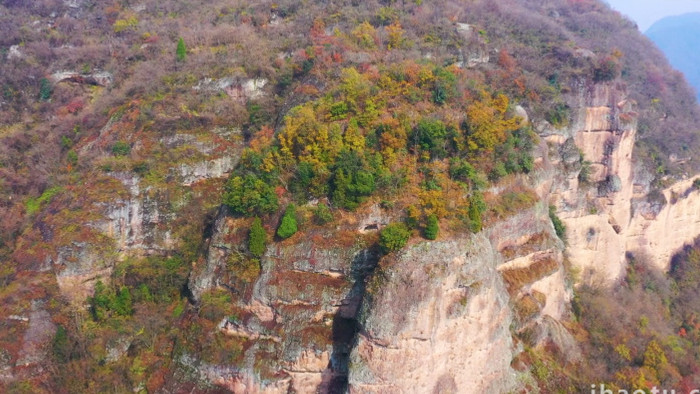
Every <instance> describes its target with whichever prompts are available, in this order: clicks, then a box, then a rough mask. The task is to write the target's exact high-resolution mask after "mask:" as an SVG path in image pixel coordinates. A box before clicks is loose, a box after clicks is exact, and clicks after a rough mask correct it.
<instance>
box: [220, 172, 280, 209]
mask: <svg viewBox="0 0 700 394" xmlns="http://www.w3.org/2000/svg"><path fill="white" fill-rule="evenodd" d="M224 204H226V205H228V206H229V207H230V208H231V209H232V210H233V211H234V212H235V213H237V214H239V215H247V216H252V215H253V214H256V213H257V214H265V213H271V212H274V211H276V210H277V207H278V205H277V204H278V203H277V195H276V194H275V191H274V189H273V188H272V187H271V186H270V185H268V184H267V183H265V182H264V181H263V180H261V179H259V178H258V177H256V176H255V175H250V174H249V175H246V176H245V178H241V177H240V176H234V177H233V178H231V179H229V181H228V183H226V192H225V193H224Z"/></svg>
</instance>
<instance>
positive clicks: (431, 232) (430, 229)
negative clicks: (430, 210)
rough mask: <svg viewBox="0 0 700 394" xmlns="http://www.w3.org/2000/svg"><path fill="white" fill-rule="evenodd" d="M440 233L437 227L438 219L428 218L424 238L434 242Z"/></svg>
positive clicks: (432, 216) (435, 217)
mask: <svg viewBox="0 0 700 394" xmlns="http://www.w3.org/2000/svg"><path fill="white" fill-rule="evenodd" d="M439 231H440V226H439V225H438V218H437V216H435V215H430V216H428V223H427V225H426V226H425V238H426V239H429V240H434V239H436V238H437V236H438V232H439Z"/></svg>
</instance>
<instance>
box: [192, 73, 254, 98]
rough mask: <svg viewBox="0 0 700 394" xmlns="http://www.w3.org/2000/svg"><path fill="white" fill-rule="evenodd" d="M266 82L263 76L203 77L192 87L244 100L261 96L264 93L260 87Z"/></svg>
mask: <svg viewBox="0 0 700 394" xmlns="http://www.w3.org/2000/svg"><path fill="white" fill-rule="evenodd" d="M267 82H268V80H267V79H265V78H250V79H240V78H238V77H225V78H221V79H212V78H205V79H203V80H201V81H199V83H197V85H195V86H194V87H193V88H192V89H194V90H201V91H207V92H225V93H226V94H228V95H229V96H230V97H231V98H233V99H234V100H237V101H241V102H245V101H246V100H248V99H256V98H259V97H262V96H263V95H264V94H265V93H264V92H263V90H262V89H263V88H264V87H265V85H267Z"/></svg>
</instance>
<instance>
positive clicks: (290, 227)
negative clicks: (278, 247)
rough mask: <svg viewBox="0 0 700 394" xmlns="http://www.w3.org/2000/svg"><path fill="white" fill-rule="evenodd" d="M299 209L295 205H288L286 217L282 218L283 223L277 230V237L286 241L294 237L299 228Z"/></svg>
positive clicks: (285, 212)
mask: <svg viewBox="0 0 700 394" xmlns="http://www.w3.org/2000/svg"><path fill="white" fill-rule="evenodd" d="M296 215H297V209H296V206H295V205H294V204H289V205H287V209H286V210H285V211H284V216H282V221H281V222H280V226H279V228H278V229H277V235H279V237H280V238H282V239H285V238H289V237H291V236H292V235H294V234H295V233H296V232H297V230H298V228H297V218H296Z"/></svg>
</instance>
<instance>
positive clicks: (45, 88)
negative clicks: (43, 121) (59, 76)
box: [39, 78, 53, 101]
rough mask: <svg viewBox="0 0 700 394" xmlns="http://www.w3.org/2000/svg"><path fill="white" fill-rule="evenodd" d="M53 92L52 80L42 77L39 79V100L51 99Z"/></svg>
mask: <svg viewBox="0 0 700 394" xmlns="http://www.w3.org/2000/svg"><path fill="white" fill-rule="evenodd" d="M52 94H53V88H52V87H51V82H49V80H48V79H46V78H41V80H40V81H39V100H41V101H49V99H50V98H51V95H52Z"/></svg>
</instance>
